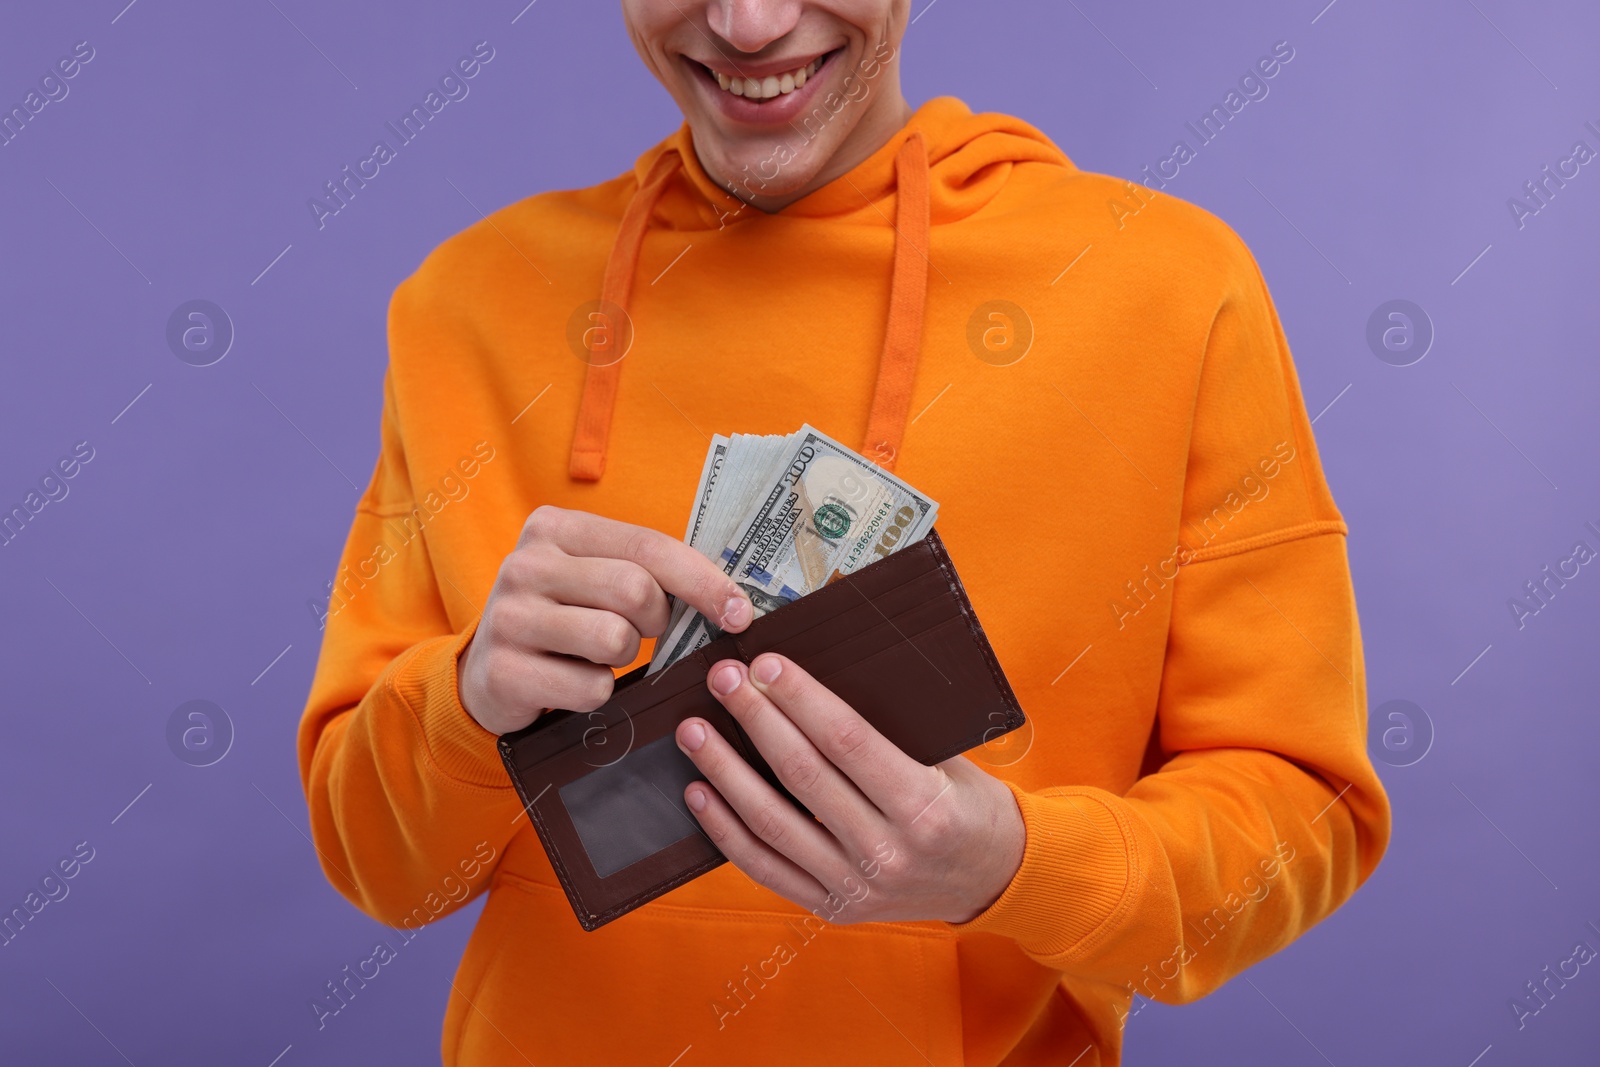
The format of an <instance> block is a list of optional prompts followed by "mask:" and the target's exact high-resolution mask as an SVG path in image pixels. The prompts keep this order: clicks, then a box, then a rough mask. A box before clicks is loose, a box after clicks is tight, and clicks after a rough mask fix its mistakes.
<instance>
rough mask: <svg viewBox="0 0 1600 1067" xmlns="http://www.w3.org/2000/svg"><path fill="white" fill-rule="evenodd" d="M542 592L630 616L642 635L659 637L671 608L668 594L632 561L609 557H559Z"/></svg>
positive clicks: (560, 600) (555, 598) (566, 601)
mask: <svg viewBox="0 0 1600 1067" xmlns="http://www.w3.org/2000/svg"><path fill="white" fill-rule="evenodd" d="M556 558H557V559H560V560H561V564H560V565H559V566H552V567H550V571H549V574H548V575H546V576H545V578H544V588H543V593H544V595H545V596H546V597H548V598H550V599H551V600H553V601H555V602H556V603H558V604H571V605H574V606H577V607H585V608H600V609H601V610H604V611H610V612H613V613H615V614H617V615H620V616H622V617H623V618H624V619H627V620H628V622H629V623H631V624H632V626H633V628H634V629H635V630H636V631H638V633H639V634H640V636H642V637H660V636H661V634H662V633H663V632H665V631H666V628H667V619H668V617H669V616H670V615H671V608H670V607H669V606H668V604H667V594H666V593H665V592H663V591H662V589H661V586H659V585H657V584H656V580H655V579H654V578H653V577H651V576H650V572H649V571H647V570H645V569H644V568H643V567H641V566H639V565H638V564H637V563H634V562H633V561H631V560H625V559H612V558H610V557H609V556H557V557H556Z"/></svg>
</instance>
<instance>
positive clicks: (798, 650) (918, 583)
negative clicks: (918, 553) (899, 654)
mask: <svg viewBox="0 0 1600 1067" xmlns="http://www.w3.org/2000/svg"><path fill="white" fill-rule="evenodd" d="M847 581H848V579H843V580H841V581H839V582H836V583H835V586H839V587H841V588H839V590H838V595H837V596H835V597H834V599H833V601H832V603H831V604H829V605H828V609H829V610H828V612H827V613H826V615H825V617H823V618H821V619H819V620H817V621H814V622H808V623H807V624H806V625H805V626H803V627H798V628H794V629H792V630H791V631H790V632H788V633H786V634H780V635H774V634H773V633H771V632H770V631H767V630H763V631H761V632H755V629H754V627H752V628H751V630H749V631H746V632H745V633H743V634H740V635H738V636H737V637H736V638H735V639H734V640H735V643H736V644H737V645H738V648H739V652H740V656H741V658H743V659H745V660H746V661H748V660H750V659H753V658H755V657H756V656H757V655H760V654H761V653H762V652H765V651H767V650H769V649H774V648H778V647H780V646H781V647H782V649H783V652H784V654H785V655H786V656H788V657H789V658H790V659H793V660H797V661H798V660H801V659H804V658H806V657H807V656H811V655H816V654H819V653H821V652H824V651H826V650H827V649H829V648H832V647H833V646H834V645H837V644H840V643H842V642H847V641H853V640H857V639H861V638H864V637H865V636H866V635H867V634H868V633H870V632H871V631H872V630H874V629H876V628H878V627H880V626H890V627H893V626H897V625H898V626H902V628H903V624H902V620H904V619H906V618H908V617H911V616H914V615H915V614H917V613H918V612H920V611H922V610H924V609H925V608H926V607H927V606H928V605H929V604H933V603H938V602H940V601H941V600H948V599H949V596H950V590H949V587H948V586H947V585H946V584H945V583H944V582H943V581H942V580H941V579H940V577H939V575H938V572H937V571H935V572H932V573H928V574H923V575H917V576H916V577H915V578H913V579H912V580H911V581H908V582H906V583H904V584H901V585H896V586H894V587H892V588H889V589H885V590H882V591H881V592H878V593H877V594H876V595H873V594H870V593H867V592H864V591H863V590H861V589H860V588H859V587H857V586H853V585H852V586H849V587H845V582H847ZM828 588H829V589H830V590H832V589H833V588H834V587H833V586H830V587H828ZM818 595H820V594H818V593H813V594H811V596H813V597H814V596H818ZM783 610H786V609H780V610H779V611H777V612H774V613H773V615H772V616H767V618H772V617H776V616H778V615H781V614H782V613H783Z"/></svg>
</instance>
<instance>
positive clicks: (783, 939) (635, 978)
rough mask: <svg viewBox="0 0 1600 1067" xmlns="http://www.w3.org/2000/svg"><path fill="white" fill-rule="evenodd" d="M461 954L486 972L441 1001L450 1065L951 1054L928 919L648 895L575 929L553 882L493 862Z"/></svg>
mask: <svg viewBox="0 0 1600 1067" xmlns="http://www.w3.org/2000/svg"><path fill="white" fill-rule="evenodd" d="M467 961H474V962H475V963H476V965H477V966H476V967H474V968H472V970H477V969H478V968H481V972H482V973H481V977H479V980H478V982H477V987H476V990H475V991H474V992H475V995H471V994H469V995H471V996H472V1001H473V1003H471V1004H470V1005H469V1004H467V1003H466V998H465V997H464V996H461V995H460V994H459V993H458V994H457V995H456V996H453V997H452V1002H451V1010H450V1016H451V1020H452V1021H453V1022H455V1023H456V1024H457V1025H456V1027H455V1028H454V1029H455V1032H456V1035H457V1041H456V1042H453V1044H455V1047H456V1051H455V1055H454V1057H453V1058H449V1059H447V1062H448V1063H455V1064H462V1065H467V1064H470V1065H473V1067H478V1065H480V1064H493V1065H499V1064H502V1063H504V1064H513V1063H516V1064H520V1063H524V1062H526V1061H525V1060H524V1059H523V1057H526V1060H527V1061H532V1062H534V1063H537V1064H540V1067H546V1065H550V1064H569V1063H570V1064H580V1063H582V1064H589V1063H607V1064H613V1063H614V1064H631V1063H641V1064H652V1065H656V1067H659V1065H661V1064H666V1063H673V1062H676V1061H675V1058H676V1057H682V1060H681V1062H682V1063H683V1064H684V1065H685V1067H687V1065H688V1064H691V1063H693V1064H741V1065H743V1064H756V1063H759V1064H763V1065H768V1064H771V1065H777V1067H783V1065H787V1064H794V1065H797V1067H798V1065H810V1064H817V1063H830V1064H872V1065H876V1067H881V1065H882V1064H885V1063H932V1064H936V1065H938V1067H944V1065H946V1064H959V1063H961V1056H962V1053H961V1006H960V980H959V977H958V974H957V963H956V951H955V937H954V935H953V934H951V933H949V932H948V931H946V930H943V929H942V928H940V927H939V926H938V925H937V924H911V923H866V924H861V925H857V926H836V925H831V924H827V923H824V922H822V921H821V920H820V919H817V918H816V917H814V916H811V915H808V914H806V913H804V912H800V911H798V910H795V911H793V912H783V911H779V910H776V909H774V910H772V911H743V910H741V911H735V910H723V909H717V908H705V907H685V906H679V905H674V904H670V903H667V902H665V901H664V900H658V901H655V902H653V903H651V904H648V905H646V906H645V907H643V908H641V909H639V910H638V911H635V912H632V913H630V914H628V915H625V916H623V917H622V918H620V919H618V920H617V921H616V922H614V923H611V924H609V925H607V926H605V927H602V928H601V929H599V930H596V931H594V932H592V933H586V932H584V931H583V930H582V929H581V928H580V927H579V926H578V924H577V921H576V920H575V919H574V918H573V916H572V911H571V909H570V907H568V905H567V901H566V898H565V896H564V895H563V894H562V893H561V891H560V889H558V888H556V887H553V886H546V885H542V884H540V883H537V882H532V881H528V880H526V879H523V878H520V877H518V876H516V875H513V874H509V873H507V872H505V871H502V872H501V873H500V875H499V876H498V878H497V882H496V885H495V888H494V889H493V890H492V891H491V895H490V899H489V902H488V904H487V905H486V906H485V908H484V911H483V914H482V916H481V917H480V919H479V922H478V928H477V929H476V930H475V931H474V932H473V936H472V940H471V943H470V944H469V945H468V948H467V960H466V961H463V965H462V970H463V974H464V975H465V974H466V973H468V972H469V967H468V962H467ZM462 992H464V990H463V991H462ZM451 1044H452V1042H449V1041H447V1042H446V1048H447V1049H449V1048H450V1046H451Z"/></svg>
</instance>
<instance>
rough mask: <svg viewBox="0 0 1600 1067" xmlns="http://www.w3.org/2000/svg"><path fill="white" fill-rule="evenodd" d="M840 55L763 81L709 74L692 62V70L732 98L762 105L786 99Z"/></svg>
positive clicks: (826, 54)
mask: <svg viewBox="0 0 1600 1067" xmlns="http://www.w3.org/2000/svg"><path fill="white" fill-rule="evenodd" d="M838 51H839V49H834V50H833V51H832V52H824V53H823V54H822V55H820V56H818V57H817V58H816V59H813V60H812V61H811V62H809V63H806V64H803V65H801V66H798V67H795V68H794V69H793V70H786V71H784V72H782V73H780V74H769V75H767V76H766V77H764V78H745V77H740V76H739V75H737V74H732V75H730V74H723V73H721V72H719V71H715V70H712V69H711V68H710V67H708V66H706V65H705V64H704V63H701V62H699V61H698V60H691V62H693V63H694V64H695V66H697V67H699V68H700V69H701V70H702V71H704V72H705V75H706V77H707V78H708V79H709V80H710V81H711V82H712V84H714V85H716V86H717V87H718V88H719V89H721V90H722V91H723V92H725V93H728V94H729V95H731V96H742V97H744V98H745V99H746V100H749V101H751V102H752V103H758V104H759V103H763V102H765V101H767V100H775V99H777V98H778V97H780V96H788V95H789V94H790V93H792V92H794V91H795V90H796V89H800V88H802V87H803V86H804V85H805V84H806V82H807V81H809V80H810V79H812V78H814V77H816V74H817V71H819V70H821V69H822V68H823V67H824V66H826V65H827V63H828V61H829V60H830V59H832V58H833V56H834V55H835V54H836V53H837V52H838Z"/></svg>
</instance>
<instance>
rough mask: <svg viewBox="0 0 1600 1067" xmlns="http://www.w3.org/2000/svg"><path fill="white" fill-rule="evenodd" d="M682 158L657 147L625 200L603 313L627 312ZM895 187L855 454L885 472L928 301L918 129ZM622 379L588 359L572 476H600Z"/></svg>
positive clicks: (924, 157)
mask: <svg viewBox="0 0 1600 1067" xmlns="http://www.w3.org/2000/svg"><path fill="white" fill-rule="evenodd" d="M681 162H682V161H681V160H680V159H679V157H678V154H677V153H676V152H674V151H670V150H669V151H666V152H663V153H662V154H661V156H660V157H659V158H658V159H657V160H656V162H655V164H654V165H653V166H652V167H651V168H650V172H649V174H648V175H647V176H646V178H645V181H644V184H642V185H641V186H640V187H639V191H638V192H636V193H635V194H634V196H633V199H632V200H631V201H630V202H629V203H628V209H627V211H626V212H624V214H623V216H622V225H621V226H620V227H619V228H618V230H617V238H616V241H615V242H614V243H613V244H612V246H611V255H610V257H609V258H608V259H607V260H606V273H605V280H604V282H603V283H602V285H601V290H600V301H601V306H602V309H603V311H604V313H606V314H610V313H611V309H612V308H613V307H615V308H619V309H621V310H622V312H623V313H624V314H626V312H627V309H628V297H629V295H630V294H631V292H632V289H633V275H634V272H635V271H636V269H637V267H638V261H639V250H640V247H641V246H642V245H643V244H644V233H645V229H646V227H647V226H648V225H649V221H650V214H651V212H652V211H653V210H654V208H655V205H656V201H657V200H658V199H659V198H660V196H661V192H662V190H663V189H664V188H665V187H666V184H667V180H668V179H669V178H670V177H671V176H672V175H673V173H674V172H676V171H677V169H678V167H679V165H680V164H681ZM895 184H896V187H897V190H896V200H897V204H896V207H895V224H894V229H895V240H894V274H893V279H892V281H891V282H890V286H889V314H888V321H887V324H886V325H885V327H884V334H883V351H882V353H881V354H880V356H879V357H878V377H877V381H876V383H875V385H874V386H873V391H872V409H871V413H870V415H869V416H868V418H867V432H866V436H865V443H864V444H863V446H862V454H863V455H865V456H866V457H867V458H868V459H870V460H872V461H873V462H875V463H877V464H878V465H879V466H881V467H883V468H884V469H885V470H893V469H894V464H895V460H896V459H897V458H898V457H899V452H900V442H901V440H902V438H903V437H904V436H905V431H906V416H907V415H908V414H909V413H910V409H911V388H912V385H913V384H914V383H915V381H916V376H917V357H918V354H919V352H920V350H921V345H922V320H923V316H924V313H925V311H926V308H927V300H928V258H927V256H928V237H929V231H930V226H931V222H930V216H929V211H930V201H929V195H928V153H927V149H926V147H925V146H924V144H923V140H922V134H921V133H920V132H914V133H912V134H911V135H910V136H909V137H907V138H906V140H905V143H904V144H902V145H901V146H900V151H899V154H898V155H897V156H896V157H895ZM618 332H619V331H618V330H617V329H616V328H615V327H614V328H613V329H611V330H610V331H608V334H607V342H606V343H607V344H609V343H611V342H612V341H613V340H614V339H615V338H616V337H617V335H618ZM596 350H597V351H598V350H599V346H597V349H596ZM621 376H622V360H621V359H617V360H614V361H611V362H608V363H606V364H605V365H600V364H597V363H590V364H589V369H588V372H587V373H586V374H585V375H584V379H583V398H582V400H580V401H579V407H578V425H577V428H576V429H575V430H574V431H573V435H572V455H571V459H570V462H569V464H568V472H569V473H570V474H571V476H572V477H573V478H576V479H579V480H580V481H588V482H593V481H599V479H600V476H601V474H603V473H604V472H605V468H606V443H607V441H608V440H609V438H610V436H611V416H612V412H613V410H614V408H615V406H616V399H617V382H618V379H619V378H621Z"/></svg>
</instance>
